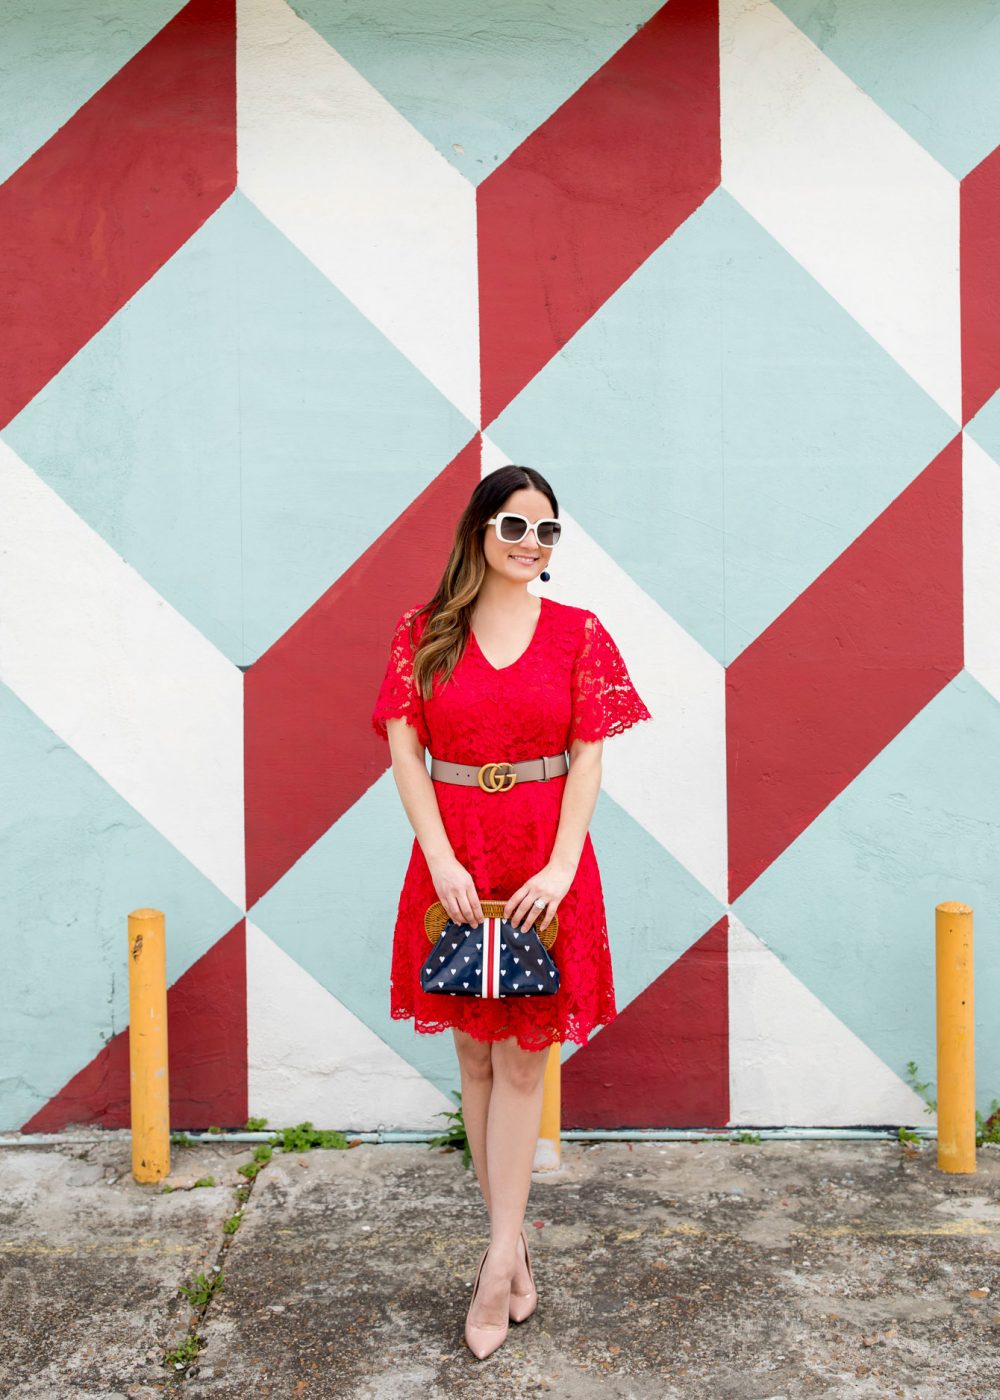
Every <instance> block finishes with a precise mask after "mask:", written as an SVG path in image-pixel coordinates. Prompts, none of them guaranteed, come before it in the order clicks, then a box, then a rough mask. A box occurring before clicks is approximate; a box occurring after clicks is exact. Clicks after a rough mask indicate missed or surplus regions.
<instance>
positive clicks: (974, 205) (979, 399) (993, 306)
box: [959, 146, 1000, 423]
mask: <svg viewBox="0 0 1000 1400" xmlns="http://www.w3.org/2000/svg"><path fill="white" fill-rule="evenodd" d="M960 208H961V215H960V218H961V251H960V257H959V268H960V274H961V284H962V417H963V420H964V422H966V423H967V422H968V421H969V419H970V418H974V417H975V415H976V414H977V413H978V412H979V410H980V409H981V408H982V406H983V404H984V403H986V402H987V400H988V399H991V398H992V397H993V395H994V394H995V393H996V392H997V390H998V389H1000V146H998V147H997V149H996V150H995V151H991V152H990V154H989V155H988V156H987V157H986V159H985V160H984V161H981V162H980V163H979V165H977V166H976V167H975V169H974V170H970V171H969V173H968V175H966V177H965V179H964V180H963V181H962V184H961V194H960Z"/></svg>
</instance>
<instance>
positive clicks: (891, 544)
mask: <svg viewBox="0 0 1000 1400" xmlns="http://www.w3.org/2000/svg"><path fill="white" fill-rule="evenodd" d="M962 665H963V640H962V457H961V438H960V437H957V438H955V439H953V441H952V442H950V443H949V444H948V446H947V447H946V448H945V449H944V451H943V452H942V453H941V454H940V455H939V456H938V457H937V458H935V460H934V461H933V462H932V463H931V464H930V466H928V467H927V468H925V470H924V471H923V472H921V474H920V475H919V476H918V477H917V478H916V480H915V481H913V482H912V483H911V484H910V485H909V486H908V487H907V488H906V490H905V491H903V492H901V494H900V495H899V496H897V497H896V499H895V500H894V501H893V502H892V503H891V504H890V505H889V506H887V507H886V509H885V510H884V511H883V512H882V513H881V515H879V516H878V517H877V518H876V519H875V520H874V521H873V522H872V524H871V525H870V526H869V527H868V528H867V529H866V530H865V531H864V532H863V534H861V535H859V536H858V538H857V539H856V540H854V542H853V543H852V544H851V545H850V546H849V547H848V548H847V549H846V550H845V551H844V553H843V554H841V555H840V557H839V558H837V559H835V560H834V562H833V563H832V564H831V565H830V566H829V567H828V568H827V569H825V570H824V572H823V573H822V574H820V576H819V577H818V578H817V579H816V580H815V582H813V583H812V584H811V585H810V586H809V587H808V588H807V589H806V590H805V591H804V592H803V593H801V594H800V595H799V597H798V598H796V600H795V601H794V602H793V603H792V604H791V605H790V606H789V607H788V608H786V609H785V611H784V612H783V613H782V614H781V616H780V617H778V618H776V619H775V620H774V622H773V623H772V624H771V626H770V627H768V629H767V630H766V631H765V632H763V633H762V634H761V635H760V636H759V637H758V638H757V639H756V640H755V641H754V642H752V643H751V645H750V646H748V647H747V649H746V650H745V651H744V652H743V653H742V654H741V655H740V656H738V657H737V658H736V660H735V661H733V662H732V663H731V664H730V666H729V668H728V671H727V674H726V768H727V775H728V789H729V852H730V864H729V881H730V890H729V899H730V901H732V900H735V899H737V898H738V897H739V895H741V894H742V893H743V891H744V890H745V889H746V888H747V886H748V885H750V884H751V883H752V882H753V881H754V880H755V879H756V878H757V876H758V875H759V874H760V873H761V872H762V871H763V870H765V869H766V868H767V866H768V865H770V863H771V862H772V861H773V860H775V859H776V857H777V856H779V855H780V854H781V852H782V851H783V850H785V849H786V847H787V846H789V845H790V843H791V842H792V841H794V840H795V838H796V837H797V836H798V835H799V833H800V832H801V831H803V830H804V829H805V827H806V826H808V824H809V823H810V822H811V821H812V820H813V818H814V817H816V816H817V815H818V814H819V813H820V812H821V811H822V810H823V808H824V807H826V805H827V804H828V803H829V802H831V801H832V800H833V799H834V798H835V797H836V796H837V794H838V793H839V792H841V791H842V790H843V789H844V788H845V787H846V786H847V784H848V783H849V782H851V780H852V779H853V778H854V777H855V776H856V775H857V774H858V773H859V772H860V771H861V770H862V769H863V768H864V767H865V765H866V764H867V763H870V762H871V760H872V759H873V758H874V757H875V755H876V754H877V753H878V752H879V751H880V750H881V749H882V748H884V747H885V745H886V744H887V743H889V741H890V740H891V739H892V738H894V737H895V735H897V734H898V733H899V731H900V730H901V729H903V728H904V727H905V726H906V725H907V724H908V723H909V721H910V720H911V719H912V718H913V717H914V715H916V714H918V713H919V712H920V710H922V709H923V707H924V706H925V705H926V704H927V703H928V701H929V700H931V699H933V697H934V696H935V695H936V694H937V693H938V691H939V690H941V689H943V688H944V686H945V685H947V683H948V682H949V681H950V680H951V679H952V677H953V676H955V675H957V673H958V672H959V671H960V670H961V668H962Z"/></svg>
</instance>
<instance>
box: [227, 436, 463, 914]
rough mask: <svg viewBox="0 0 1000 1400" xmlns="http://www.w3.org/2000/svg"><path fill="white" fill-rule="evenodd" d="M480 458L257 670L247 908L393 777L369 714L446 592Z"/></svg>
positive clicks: (248, 683)
mask: <svg viewBox="0 0 1000 1400" xmlns="http://www.w3.org/2000/svg"><path fill="white" fill-rule="evenodd" d="M480 452H481V447H480V441H479V437H478V435H477V436H476V437H475V438H473V439H472V441H471V442H470V443H469V444H468V445H467V446H466V447H464V448H463V449H462V451H461V452H460V453H459V454H458V456H457V457H456V458H455V459H454V461H452V462H451V463H450V464H449V466H448V467H446V468H445V470H444V471H443V472H441V473H440V475H439V476H437V477H435V479H434V480H433V481H432V482H431V483H430V484H429V485H428V486H427V487H426V489H425V490H423V491H422V492H421V493H420V495H419V496H417V498H416V499H415V500H414V501H413V503H412V504H411V505H410V506H408V507H407V509H406V510H405V511H404V512H403V514H402V515H401V516H400V517H399V518H398V519H397V520H395V521H394V522H393V523H392V524H391V525H390V526H389V527H388V529H386V530H385V531H384V532H383V533H382V534H381V535H380V536H379V538H378V539H377V540H376V541H375V542H374V544H372V545H371V546H370V548H368V549H367V550H366V551H365V553H364V554H362V555H361V557H360V558H359V559H357V560H356V561H355V562H354V563H353V564H352V565H351V567H350V569H348V571H347V572H346V573H345V574H343V575H342V576H341V577H340V578H339V579H338V580H337V582H336V583H335V584H333V586H332V587H331V588H329V589H328V590H327V592H326V593H324V594H323V596H322V597H321V598H320V599H319V600H318V601H317V602H316V603H314V604H313V606H312V607H311V608H310V609H309V610H308V611H307V612H306V613H304V614H303V615H302V617H300V618H299V619H298V621H297V622H296V623H295V624H294V625H293V626H292V627H290V628H289V630H288V631H287V632H286V633H285V634H284V636H282V637H280V638H279V639H278V641H277V642H275V644H274V645H273V646H272V647H270V648H269V649H268V651H266V652H265V653H264V655H263V656H261V657H260V659H259V660H258V661H256V662H255V663H254V664H253V666H251V667H250V668H249V670H248V671H247V673H246V677H245V700H244V713H245V719H244V724H245V738H244V747H245V760H246V761H245V785H246V786H245V802H246V863H247V907H248V908H250V907H252V905H253V904H254V903H255V902H256V901H257V900H258V899H260V897H261V896H262V895H263V894H264V893H265V892H266V891H267V890H269V889H270V888H271V886H272V885H273V884H274V883H275V882H276V881H277V880H279V879H280V878H281V876H282V875H284V873H285V872H286V871H287V870H288V869H289V868H290V867H291V866H292V865H294V863H295V861H297V860H298V858H299V856H301V855H302V854H303V852H304V851H307V850H308V849H309V847H310V846H311V845H312V844H313V843H314V842H315V841H317V840H318V839H319V837H321V836H322V835H323V833H324V832H325V831H326V830H327V829H328V828H329V827H330V826H331V824H332V823H333V822H335V821H336V820H337V818H338V817H340V816H341V815H342V814H343V813H344V812H345V811H347V809H348V808H349V807H351V806H352V805H353V804H354V803H355V802H356V801H357V800H358V798H359V797H360V796H361V795H362V793H364V792H366V791H367V789H368V788H369V787H371V785H372V783H373V782H374V781H375V779H376V778H377V777H379V776H380V774H382V773H384V772H385V769H386V767H387V766H388V760H389V750H388V746H387V745H386V743H385V741H384V740H383V739H380V738H379V737H378V735H377V734H376V733H375V732H374V730H373V729H372V727H371V719H370V716H371V710H372V706H373V705H374V703H375V695H376V692H377V691H378V686H379V682H380V681H381V679H382V676H383V673H384V671H385V665H386V661H387V660H388V656H389V652H388V638H389V637H390V636H391V635H392V629H393V628H394V627H395V625H396V623H397V621H398V620H399V615H400V613H401V612H402V611H403V609H404V608H407V607H411V606H413V604H415V603H423V602H425V601H426V600H427V598H429V597H430V596H431V594H432V593H433V592H434V590H435V588H436V587H437V583H438V580H439V578H440V575H441V569H442V567H443V563H444V561H445V560H446V559H447V557H448V554H449V552H450V550H451V544H452V539H453V536H454V530H455V521H456V520H457V518H458V516H459V515H461V513H462V511H463V510H464V509H465V507H466V505H467V504H468V499H469V496H470V494H471V492H472V490H473V489H474V487H475V486H476V484H477V482H478V481H479V477H480Z"/></svg>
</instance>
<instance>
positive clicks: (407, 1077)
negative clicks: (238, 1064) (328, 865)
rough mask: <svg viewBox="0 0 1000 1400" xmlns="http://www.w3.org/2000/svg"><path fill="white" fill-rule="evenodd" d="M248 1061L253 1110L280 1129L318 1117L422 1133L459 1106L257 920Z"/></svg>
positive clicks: (250, 938) (250, 953) (250, 935)
mask: <svg viewBox="0 0 1000 1400" xmlns="http://www.w3.org/2000/svg"><path fill="white" fill-rule="evenodd" d="M290 1008H294V1014H292V1015H289V1010H290ZM247 1057H248V1065H247V1068H248V1074H249V1105H250V1110H249V1111H250V1112H251V1113H252V1114H254V1115H257V1116H260V1117H264V1118H268V1119H270V1121H271V1122H272V1123H298V1122H301V1121H303V1120H304V1119H307V1118H308V1119H309V1120H310V1121H311V1122H313V1123H323V1124H336V1125H337V1127H340V1128H345V1129H347V1130H349V1131H351V1130H353V1131H355V1132H370V1131H373V1130H374V1129H376V1128H378V1127H385V1128H409V1129H412V1130H421V1129H424V1128H429V1127H431V1126H432V1125H433V1124H434V1123H435V1122H436V1121H439V1120H437V1119H436V1117H435V1115H436V1114H438V1113H440V1112H441V1111H442V1110H445V1109H447V1108H448V1107H449V1106H450V1104H449V1102H448V1101H447V1100H446V1097H445V1095H444V1094H443V1093H442V1092H441V1091H440V1090H439V1089H438V1088H437V1087H436V1086H435V1085H434V1084H432V1083H431V1081H430V1080H429V1079H427V1078H425V1076H424V1075H422V1074H420V1073H419V1072H418V1071H417V1070H416V1069H414V1068H413V1066H412V1065H411V1064H409V1063H407V1061H406V1060H404V1059H403V1058H402V1056H400V1055H398V1054H397V1053H396V1051H395V1050H393V1049H392V1048H391V1047H390V1046H389V1045H387V1044H386V1043H385V1041H384V1040H382V1039H381V1037H380V1036H378V1035H376V1033H375V1032H374V1031H373V1030H371V1029H369V1027H368V1026H366V1025H365V1023H364V1022H363V1021H361V1020H359V1018H358V1017H357V1016H355V1015H354V1013H353V1012H352V1011H350V1010H349V1009H348V1008H347V1007H346V1006H345V1005H344V1004H343V1002H341V1001H338V1000H337V998H336V997H335V996H333V995H331V993H330V992H328V991H327V990H326V988H325V987H324V986H322V984H321V983H320V982H318V981H317V980H316V979H315V978H314V977H312V976H311V975H310V974H309V973H308V972H306V971H305V969H304V968H302V967H300V966H299V964H298V963H297V962H295V960H294V959H293V958H291V957H289V955H288V954H287V953H286V952H285V951H284V950H283V949H282V948H279V947H278V946H277V944H276V943H274V942H273V941H272V940H271V939H270V938H268V936H267V934H265V933H263V932H262V931H261V930H260V929H259V928H257V927H256V926H255V925H254V924H253V923H250V922H249V921H248V923H247Z"/></svg>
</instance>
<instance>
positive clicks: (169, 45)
mask: <svg viewBox="0 0 1000 1400" xmlns="http://www.w3.org/2000/svg"><path fill="white" fill-rule="evenodd" d="M235 12H236V5H235V0H191V3H190V4H189V5H185V7H184V8H183V9H182V10H181V11H180V12H179V13H178V14H177V15H175V17H174V18H173V19H172V20H171V21H170V22H169V23H168V24H167V25H165V26H164V28H163V29H161V30H160V32H159V33H158V34H157V35H156V36H155V37H154V38H153V39H151V40H150V42H149V43H148V44H146V45H145V47H144V48H142V49H140V51H139V52H138V53H137V54H136V55H135V57H134V58H132V59H131V60H130V61H129V62H128V63H126V64H125V65H124V67H123V68H121V69H119V71H118V72H117V73H116V74H115V75H114V77H113V78H111V79H110V80H109V81H108V82H107V83H105V84H104V86H103V87H102V88H101V89H100V90H99V91H98V92H96V93H95V94H94V96H93V97H92V98H91V99H90V100H89V101H88V102H86V103H84V105H83V106H82V107H81V108H80V109H79V110H78V111H77V112H76V113H75V114H74V115H73V117H72V118H71V119H70V120H69V121H68V122H67V123H66V124H65V126H63V127H60V129H59V130H58V131H57V132H56V133H55V135H54V136H52V137H51V138H50V139H49V140H48V141H46V142H45V144H44V145H43V146H41V147H39V149H38V150H37V151H35V153H34V154H33V155H32V156H31V157H30V158H29V159H28V160H27V161H25V163H24V164H23V165H22V166H21V167H20V168H19V169H18V170H16V171H15V172H14V174H13V175H11V177H10V178H9V179H8V180H7V181H6V182H5V183H4V184H3V185H0V308H2V309H0V427H3V426H5V425H6V424H7V423H8V422H9V421H10V419H11V418H13V417H14V415H15V414H17V413H19V412H20V410H21V409H22V408H23V407H24V405H25V404H26V403H28V402H29V400H30V399H32V398H34V396H35V394H37V393H38V391H39V390H40V389H41V388H42V387H43V386H44V385H45V384H47V383H48V381H49V380H50V379H51V378H52V377H53V376H54V375H55V374H57V373H58V371H59V370H60V369H62V367H63V365H64V364H65V363H66V362H67V360H69V359H70V358H71V357H72V356H73V355H75V354H76V352H77V351H78V350H79V349H80V348H81V346H83V345H85V344H86V343H87V341H88V340H89V339H90V338H91V336H93V335H94V334H95V333H96V332H97V331H99V330H100V329H101V327H102V326H103V325H104V324H105V322H107V321H108V319H109V318H110V317H111V316H113V315H114V313H115V312H116V311H118V310H119V309H120V308H121V307H122V306H124V304H125V303H126V302H127V301H128V299H129V297H131V296H133V295H134V294H135V292H137V291H138V290H139V288H140V287H141V286H142V285H143V284H144V283H145V282H147V281H148V280H149V278H150V277H152V275H153V273H154V272H156V270H157V269H158V268H159V267H161V266H162V265H163V264H164V263H165V262H166V261H167V260H168V259H169V258H170V257H172V256H173V254H174V253H175V252H176V251H177V249H178V248H179V247H181V245H182V244H183V243H185V242H186V241H187V239H189V238H190V237H191V235H192V234H193V233H194V232H195V230H196V229H197V228H199V227H200V226H201V224H203V223H204V222H205V220H206V219H207V218H208V217H209V215H210V214H211V213H212V212H213V211H214V210H215V209H217V208H218V207H219V205H220V204H221V203H222V202H223V200H224V199H226V197H227V196H228V195H229V194H231V193H232V191H233V190H234V189H235V187H236V13H235Z"/></svg>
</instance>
